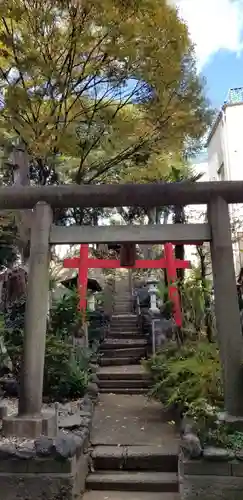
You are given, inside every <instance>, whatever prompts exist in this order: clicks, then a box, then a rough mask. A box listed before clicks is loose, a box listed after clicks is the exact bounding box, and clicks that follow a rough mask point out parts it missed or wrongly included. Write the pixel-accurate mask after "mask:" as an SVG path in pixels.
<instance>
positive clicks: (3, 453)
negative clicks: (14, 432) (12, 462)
mask: <svg viewBox="0 0 243 500" xmlns="http://www.w3.org/2000/svg"><path fill="white" fill-rule="evenodd" d="M16 451H17V449H16V446H15V445H14V444H12V443H8V444H5V443H3V444H1V446H0V460H5V459H8V458H12V457H13V456H14V455H15V454H16Z"/></svg>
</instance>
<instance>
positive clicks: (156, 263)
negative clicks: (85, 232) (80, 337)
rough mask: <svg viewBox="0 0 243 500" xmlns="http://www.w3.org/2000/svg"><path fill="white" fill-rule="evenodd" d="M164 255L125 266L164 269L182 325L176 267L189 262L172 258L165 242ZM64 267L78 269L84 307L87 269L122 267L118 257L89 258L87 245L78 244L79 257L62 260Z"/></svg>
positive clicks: (81, 304)
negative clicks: (160, 257)
mask: <svg viewBox="0 0 243 500" xmlns="http://www.w3.org/2000/svg"><path fill="white" fill-rule="evenodd" d="M164 254H165V257H164V258H162V259H157V260H152V259H147V260H140V259H137V260H136V261H135V264H134V266H126V269H166V271H167V278H168V287H169V298H170V300H171V302H172V304H173V314H174V319H175V323H176V325H177V326H178V327H181V326H182V314H181V304H180V295H179V292H178V288H177V286H176V281H177V273H176V270H177V269H189V268H190V267H191V265H190V262H189V261H187V260H180V259H175V258H174V253H173V245H172V244H171V243H165V245H164ZM63 264H64V267H66V268H68V269H78V289H79V297H80V300H79V308H80V310H85V309H86V302H87V301H86V294H87V282H88V270H89V269H90V268H93V269H97V268H98V269H120V268H121V267H122V265H121V261H120V260H119V259H93V258H89V245H87V244H84V245H80V251H79V257H72V258H69V259H65V260H64V263H63Z"/></svg>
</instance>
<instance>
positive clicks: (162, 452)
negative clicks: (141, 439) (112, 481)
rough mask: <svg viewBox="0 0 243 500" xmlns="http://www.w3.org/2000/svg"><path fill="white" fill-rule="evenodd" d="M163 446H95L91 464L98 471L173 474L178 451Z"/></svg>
mask: <svg viewBox="0 0 243 500" xmlns="http://www.w3.org/2000/svg"><path fill="white" fill-rule="evenodd" d="M174 448H175V449H174V450H173V449H172V447H170V448H168V447H167V448H166V447H165V446H163V447H159V446H101V445H99V446H96V447H95V448H94V450H93V451H92V454H91V456H92V464H93V467H94V470H95V471H98V470H126V471H128V470H131V471H138V470H140V471H146V470H147V471H154V472H159V471H161V472H174V473H177V470H178V450H177V448H176V447H174Z"/></svg>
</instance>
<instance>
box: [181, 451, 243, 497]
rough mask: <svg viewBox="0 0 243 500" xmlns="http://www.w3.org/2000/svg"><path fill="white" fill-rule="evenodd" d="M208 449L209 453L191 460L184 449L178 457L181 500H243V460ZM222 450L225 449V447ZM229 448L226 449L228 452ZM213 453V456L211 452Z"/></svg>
mask: <svg viewBox="0 0 243 500" xmlns="http://www.w3.org/2000/svg"><path fill="white" fill-rule="evenodd" d="M215 450H217V452H216V453H214V452H213V451H212V450H211V452H210V453H209V450H208V451H207V450H205V451H206V453H207V456H205V455H204V456H202V458H201V459H198V460H196V459H194V460H190V459H188V458H186V457H185V456H184V455H183V453H181V454H180V457H179V485H180V498H181V500H199V499H200V500H242V499H243V462H242V461H240V460H238V459H237V458H235V459H234V458H232V460H231V459H229V458H227V454H226V453H225V458H223V454H222V458H221V459H220V458H219V451H220V450H219V449H217V448H216V449H215ZM222 451H223V450H222ZM225 451H226V450H224V452H225ZM210 454H211V456H210Z"/></svg>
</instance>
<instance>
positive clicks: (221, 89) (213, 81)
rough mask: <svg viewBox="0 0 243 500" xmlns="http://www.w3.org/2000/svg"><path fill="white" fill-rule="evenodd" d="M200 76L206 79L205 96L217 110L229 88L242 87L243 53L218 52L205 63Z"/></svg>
mask: <svg viewBox="0 0 243 500" xmlns="http://www.w3.org/2000/svg"><path fill="white" fill-rule="evenodd" d="M202 74H203V75H204V76H205V77H206V79H207V87H206V88H207V95H208V96H209V98H210V100H211V102H212V104H213V106H214V107H216V108H219V107H220V106H221V105H222V104H223V102H224V100H225V99H226V97H227V93H228V90H229V88H233V87H243V53H242V54H241V55H240V56H237V55H236V54H235V53H234V52H231V51H228V50H222V49H221V50H220V51H219V52H218V53H217V54H215V55H214V56H213V57H212V59H211V61H210V62H209V63H207V64H206V65H205V66H204V67H203V69H202Z"/></svg>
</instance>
